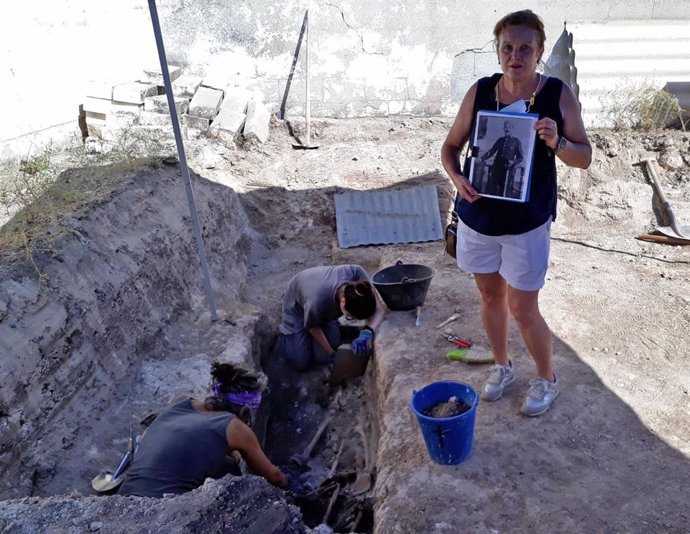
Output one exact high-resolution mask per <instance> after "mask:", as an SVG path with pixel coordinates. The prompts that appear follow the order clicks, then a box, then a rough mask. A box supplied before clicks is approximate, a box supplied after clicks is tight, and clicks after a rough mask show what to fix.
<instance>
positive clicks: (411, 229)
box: [335, 185, 443, 248]
mask: <svg viewBox="0 0 690 534" xmlns="http://www.w3.org/2000/svg"><path fill="white" fill-rule="evenodd" d="M335 218H336V224H337V228H338V244H339V245H340V247H341V248H349V247H355V246H357V245H380V244H390V243H419V242H423V241H436V240H438V239H441V238H442V237H443V229H442V227H441V214H440V211H439V207H438V193H437V192H436V187H435V186H433V185H425V186H420V187H413V188H410V189H403V190H398V191H349V192H347V193H343V194H340V195H336V196H335Z"/></svg>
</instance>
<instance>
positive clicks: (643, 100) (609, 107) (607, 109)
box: [601, 84, 687, 131]
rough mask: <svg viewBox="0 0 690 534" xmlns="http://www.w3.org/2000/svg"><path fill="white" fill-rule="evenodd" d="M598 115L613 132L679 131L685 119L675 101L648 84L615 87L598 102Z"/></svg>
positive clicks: (675, 99)
mask: <svg viewBox="0 0 690 534" xmlns="http://www.w3.org/2000/svg"><path fill="white" fill-rule="evenodd" d="M601 105H602V113H603V114H604V115H605V117H606V118H607V119H608V121H609V123H610V124H611V125H612V126H613V128H614V129H615V130H630V129H631V130H641V131H653V130H659V129H666V128H670V129H682V130H683V131H685V129H686V126H687V120H686V119H685V118H684V114H685V110H683V108H681V106H680V104H679V102H678V99H677V98H676V97H675V96H673V95H672V94H671V93H669V92H668V91H665V90H663V89H659V88H657V87H654V86H652V85H650V84H638V85H630V84H628V85H625V86H622V87H618V88H616V89H614V90H612V91H610V92H609V93H607V94H606V96H604V97H602V99H601Z"/></svg>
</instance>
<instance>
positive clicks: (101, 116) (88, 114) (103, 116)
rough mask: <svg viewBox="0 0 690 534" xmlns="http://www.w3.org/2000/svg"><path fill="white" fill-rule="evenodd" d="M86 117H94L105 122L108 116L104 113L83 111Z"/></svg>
mask: <svg viewBox="0 0 690 534" xmlns="http://www.w3.org/2000/svg"><path fill="white" fill-rule="evenodd" d="M85 114H86V118H87V119H95V120H99V121H103V122H105V121H106V120H107V118H108V116H107V115H106V114H105V113H96V112H95V111H85Z"/></svg>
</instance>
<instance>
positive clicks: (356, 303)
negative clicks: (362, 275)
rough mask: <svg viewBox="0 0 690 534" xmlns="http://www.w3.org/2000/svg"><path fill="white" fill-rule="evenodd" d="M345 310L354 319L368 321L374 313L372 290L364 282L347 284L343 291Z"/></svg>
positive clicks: (368, 284) (374, 305)
mask: <svg viewBox="0 0 690 534" xmlns="http://www.w3.org/2000/svg"><path fill="white" fill-rule="evenodd" d="M343 296H344V297H345V309H346V310H347V311H348V313H349V314H350V315H352V316H353V317H355V318H356V319H368V318H369V317H371V316H372V315H374V312H375V311H376V297H375V296H374V288H373V287H372V286H371V283H370V282H368V281H366V280H358V281H356V282H348V283H347V284H345V289H344V291H343Z"/></svg>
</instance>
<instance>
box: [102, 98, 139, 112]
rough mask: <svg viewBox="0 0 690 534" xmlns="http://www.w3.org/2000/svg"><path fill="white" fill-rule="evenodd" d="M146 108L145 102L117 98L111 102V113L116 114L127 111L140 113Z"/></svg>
mask: <svg viewBox="0 0 690 534" xmlns="http://www.w3.org/2000/svg"><path fill="white" fill-rule="evenodd" d="M143 108H144V104H131V103H129V102H120V101H117V100H113V101H112V102H111V103H110V113H111V114H115V113H119V114H122V113H127V114H130V115H139V113H141V110H142V109H143Z"/></svg>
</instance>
